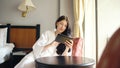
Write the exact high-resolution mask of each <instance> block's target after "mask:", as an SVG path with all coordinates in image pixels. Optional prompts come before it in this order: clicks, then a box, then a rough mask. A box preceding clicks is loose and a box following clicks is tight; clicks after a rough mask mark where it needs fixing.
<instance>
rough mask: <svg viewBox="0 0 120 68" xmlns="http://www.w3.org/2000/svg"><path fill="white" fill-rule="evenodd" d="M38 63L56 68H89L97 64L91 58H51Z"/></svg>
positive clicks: (41, 59)
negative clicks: (56, 67)
mask: <svg viewBox="0 0 120 68" xmlns="http://www.w3.org/2000/svg"><path fill="white" fill-rule="evenodd" d="M36 63H38V64H43V65H55V66H71V65H72V66H73V65H74V66H89V65H93V64H95V61H94V60H93V59H91V58H86V57H76V56H51V57H41V58H38V59H36Z"/></svg>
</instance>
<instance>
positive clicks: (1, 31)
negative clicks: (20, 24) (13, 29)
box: [0, 27, 7, 47]
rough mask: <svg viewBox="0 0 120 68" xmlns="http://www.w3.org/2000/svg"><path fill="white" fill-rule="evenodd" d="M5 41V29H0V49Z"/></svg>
mask: <svg viewBox="0 0 120 68" xmlns="http://www.w3.org/2000/svg"><path fill="white" fill-rule="evenodd" d="M6 40H7V27H5V28H0V47H3V46H4V45H5V44H6Z"/></svg>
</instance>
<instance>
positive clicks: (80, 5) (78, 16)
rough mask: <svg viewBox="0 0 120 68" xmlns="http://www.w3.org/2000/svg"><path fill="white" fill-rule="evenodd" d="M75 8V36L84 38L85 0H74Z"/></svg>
mask: <svg viewBox="0 0 120 68" xmlns="http://www.w3.org/2000/svg"><path fill="white" fill-rule="evenodd" d="M73 9H74V19H75V22H74V33H73V36H74V37H81V38H83V21H84V0H73Z"/></svg>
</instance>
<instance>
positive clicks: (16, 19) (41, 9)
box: [0, 0, 72, 33]
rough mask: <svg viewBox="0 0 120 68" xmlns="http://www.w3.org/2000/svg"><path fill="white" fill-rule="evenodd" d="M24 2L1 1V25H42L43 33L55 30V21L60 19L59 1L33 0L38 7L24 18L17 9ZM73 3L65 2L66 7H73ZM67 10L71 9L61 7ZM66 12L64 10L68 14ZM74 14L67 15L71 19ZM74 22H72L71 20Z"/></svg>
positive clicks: (14, 0) (20, 0) (19, 0)
mask: <svg viewBox="0 0 120 68" xmlns="http://www.w3.org/2000/svg"><path fill="white" fill-rule="evenodd" d="M22 1H23V0H0V24H6V23H10V24H13V25H35V24H40V25H41V33H42V32H44V31H45V30H48V29H54V26H55V21H56V19H57V18H58V17H59V13H60V11H59V6H60V5H59V0H32V2H33V4H34V5H35V6H36V9H35V10H34V11H31V12H29V13H28V15H27V16H26V17H25V18H23V17H21V12H20V11H19V10H18V9H17V7H18V5H19V4H20V3H21V2H22ZM71 1H72V0H70V1H66V0H65V1H63V3H67V4H66V6H68V3H70V4H69V5H71ZM64 6H65V5H64ZM61 8H63V9H66V10H68V11H69V10H70V11H71V8H67V7H61ZM66 10H62V11H64V12H66ZM71 14H72V13H67V15H69V16H70V17H72V16H71ZM70 21H72V20H70Z"/></svg>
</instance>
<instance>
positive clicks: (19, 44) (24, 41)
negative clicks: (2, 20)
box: [9, 24, 40, 50]
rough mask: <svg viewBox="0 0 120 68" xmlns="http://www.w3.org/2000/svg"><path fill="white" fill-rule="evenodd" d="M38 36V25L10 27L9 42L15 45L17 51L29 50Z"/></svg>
mask: <svg viewBox="0 0 120 68" xmlns="http://www.w3.org/2000/svg"><path fill="white" fill-rule="evenodd" d="M39 36H40V25H39V24H37V25H36V26H20V25H10V36H9V40H10V42H11V43H14V44H15V49H17V50H27V49H28V50H31V49H32V46H33V44H34V43H35V42H36V40H37V39H38V38H39Z"/></svg>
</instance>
